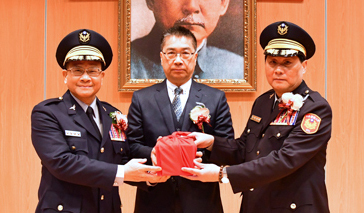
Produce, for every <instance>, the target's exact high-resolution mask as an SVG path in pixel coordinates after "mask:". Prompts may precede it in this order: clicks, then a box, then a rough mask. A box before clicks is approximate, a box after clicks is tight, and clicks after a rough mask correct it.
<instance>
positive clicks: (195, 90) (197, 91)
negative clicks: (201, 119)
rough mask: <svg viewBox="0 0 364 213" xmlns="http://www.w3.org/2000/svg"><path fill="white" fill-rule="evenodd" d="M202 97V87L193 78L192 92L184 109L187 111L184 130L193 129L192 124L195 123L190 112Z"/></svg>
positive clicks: (184, 118)
mask: <svg viewBox="0 0 364 213" xmlns="http://www.w3.org/2000/svg"><path fill="white" fill-rule="evenodd" d="M201 99H202V89H201V87H200V85H199V84H198V83H196V82H195V81H194V80H192V84H191V89H190V94H189V97H188V99H187V103H186V106H185V109H184V112H185V113H184V117H183V125H182V130H183V131H188V130H189V129H191V125H192V124H193V122H192V120H191V119H190V112H191V110H192V109H193V108H194V107H195V106H196V105H197V104H196V102H201Z"/></svg>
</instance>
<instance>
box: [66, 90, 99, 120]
mask: <svg viewBox="0 0 364 213" xmlns="http://www.w3.org/2000/svg"><path fill="white" fill-rule="evenodd" d="M70 93H71V92H70ZM71 95H72V97H73V98H74V99H75V100H76V102H77V103H78V104H79V105H80V106H81V107H82V109H83V111H85V112H86V110H87V108H88V107H89V106H88V105H87V104H85V103H83V102H82V101H81V100H80V99H78V98H76V97H75V96H74V95H73V94H72V93H71ZM90 107H91V108H92V109H93V110H94V112H95V114H96V113H97V114H99V111H98V107H97V104H96V98H95V99H94V101H92V103H91V104H90ZM97 117H98V116H97Z"/></svg>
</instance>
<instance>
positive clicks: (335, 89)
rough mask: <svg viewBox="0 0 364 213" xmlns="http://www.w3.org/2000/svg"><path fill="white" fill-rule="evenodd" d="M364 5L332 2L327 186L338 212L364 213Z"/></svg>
mask: <svg viewBox="0 0 364 213" xmlns="http://www.w3.org/2000/svg"><path fill="white" fill-rule="evenodd" d="M363 10H364V2H363V1H360V0H354V1H338V0H336V1H332V2H331V1H328V16H327V19H328V23H327V28H328V30H327V34H328V37H327V43H328V45H327V58H328V62H327V70H328V84H327V86H328V88H327V89H328V101H329V103H330V104H331V107H332V110H333V123H332V124H333V129H332V131H333V134H332V139H331V141H330V145H329V148H328V161H327V185H328V193H329V199H330V207H331V211H332V212H333V213H336V212H363V209H364V203H363V198H364V180H363V177H364V157H363V150H364V143H363V138H364V131H363V130H362V128H363V124H364V123H363V117H364V111H363V109H362V106H363V104H364V101H363V100H364V99H363V92H364V86H363V80H364V74H363V63H362V61H363V59H362V58H363V57H362V56H363V47H364V41H363V38H364V28H363V27H362V26H363V25H364V13H363Z"/></svg>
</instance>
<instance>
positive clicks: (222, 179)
mask: <svg viewBox="0 0 364 213" xmlns="http://www.w3.org/2000/svg"><path fill="white" fill-rule="evenodd" d="M219 182H220V183H229V178H228V176H227V173H226V166H221V167H220V171H219Z"/></svg>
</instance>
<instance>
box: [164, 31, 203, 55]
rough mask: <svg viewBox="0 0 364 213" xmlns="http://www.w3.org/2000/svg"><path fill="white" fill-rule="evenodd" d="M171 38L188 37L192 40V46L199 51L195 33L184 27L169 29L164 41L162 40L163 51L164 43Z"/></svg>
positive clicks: (165, 33)
mask: <svg viewBox="0 0 364 213" xmlns="http://www.w3.org/2000/svg"><path fill="white" fill-rule="evenodd" d="M169 36H177V37H187V38H191V39H192V45H193V48H195V50H196V49H197V40H196V37H195V36H194V35H193V33H192V32H191V31H190V30H189V29H187V28H184V27H181V26H174V27H172V28H169V29H168V30H166V31H165V32H164V33H163V36H162V39H161V50H162V49H163V47H164V43H165V40H166V38H167V37H169Z"/></svg>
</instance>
